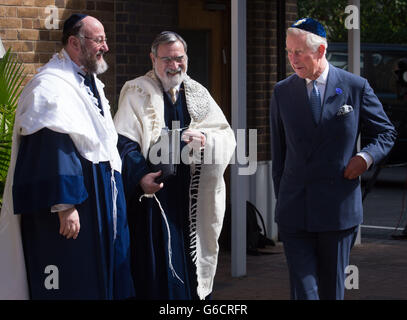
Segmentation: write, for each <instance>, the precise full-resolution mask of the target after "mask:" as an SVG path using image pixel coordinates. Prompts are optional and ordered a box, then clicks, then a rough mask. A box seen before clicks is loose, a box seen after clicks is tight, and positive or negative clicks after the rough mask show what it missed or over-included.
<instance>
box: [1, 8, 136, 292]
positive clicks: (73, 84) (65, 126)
mask: <svg viewBox="0 0 407 320" xmlns="http://www.w3.org/2000/svg"><path fill="white" fill-rule="evenodd" d="M62 44H63V49H62V50H61V51H60V52H59V53H57V54H55V55H54V56H53V57H52V59H51V60H50V61H49V62H48V63H47V64H46V65H45V66H43V67H42V68H41V69H40V70H39V72H38V73H37V74H36V75H35V76H34V78H33V79H32V80H31V81H30V82H29V83H28V84H27V85H26V86H25V88H24V90H23V92H22V94H21V97H20V100H19V103H18V108H17V111H16V120H15V126H14V135H13V147H12V156H11V163H10V169H9V173H8V177H7V184H6V187H5V192H4V203H3V207H2V211H1V216H0V226H1V227H0V270H1V273H0V299H25V298H31V299H41V300H42V299H92V300H93V299H125V298H129V297H133V296H134V287H133V281H132V279H131V272H130V260H129V246H130V242H129V231H128V226H127V219H126V202H125V199H124V192H123V183H122V180H121V174H120V172H121V159H120V156H119V153H118V150H117V139H118V138H117V133H116V130H115V127H114V124H113V119H112V117H111V114H110V107H109V102H108V101H107V99H106V98H105V95H104V92H103V84H102V83H101V82H100V80H98V79H97V78H96V74H100V73H103V72H104V71H106V70H107V64H106V62H105V60H104V58H103V56H104V54H105V53H106V52H107V51H108V50H109V48H108V46H107V43H106V35H105V31H104V28H103V25H102V24H101V23H100V22H99V21H98V20H97V19H95V18H94V17H91V16H87V15H82V14H73V15H72V16H71V17H70V18H68V19H67V20H66V21H65V23H64V28H63V37H62ZM20 218H21V235H20V224H19V219H20ZM22 249H23V250H22ZM24 266H25V267H26V268H24ZM27 280H28V281H27Z"/></svg>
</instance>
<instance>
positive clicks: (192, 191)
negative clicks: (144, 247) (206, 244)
mask: <svg viewBox="0 0 407 320" xmlns="http://www.w3.org/2000/svg"><path fill="white" fill-rule="evenodd" d="M203 159H204V149H203V148H202V149H201V161H200V163H198V164H196V165H195V172H194V174H193V175H192V178H191V184H190V187H189V236H190V241H191V243H190V249H192V250H191V257H192V261H193V262H194V263H195V265H197V251H196V250H197V246H196V245H197V238H196V236H197V232H196V231H197V230H196V228H197V225H196V221H197V208H198V190H199V180H200V177H201V169H202V163H203Z"/></svg>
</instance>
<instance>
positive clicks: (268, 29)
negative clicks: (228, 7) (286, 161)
mask: <svg viewBox="0 0 407 320" xmlns="http://www.w3.org/2000/svg"><path fill="white" fill-rule="evenodd" d="M286 18H287V22H286V25H287V27H288V26H289V25H291V24H292V22H293V21H295V20H296V19H297V2H296V1H295V0H287V1H286ZM287 70H289V68H287ZM276 82H277V1H276V0H249V1H247V126H248V128H250V129H257V142H258V144H257V152H258V154H257V160H258V161H265V160H270V159H271V155H270V125H269V105H270V100H271V95H272V92H273V88H274V85H275V83H276Z"/></svg>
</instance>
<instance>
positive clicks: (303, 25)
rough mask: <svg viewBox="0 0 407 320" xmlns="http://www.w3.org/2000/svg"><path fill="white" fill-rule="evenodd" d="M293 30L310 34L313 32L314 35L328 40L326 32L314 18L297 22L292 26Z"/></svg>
mask: <svg viewBox="0 0 407 320" xmlns="http://www.w3.org/2000/svg"><path fill="white" fill-rule="evenodd" d="M291 28H298V29H302V30H305V31H308V32H312V33H313V34H316V35H317V36H320V37H322V38H326V32H325V29H324V27H323V26H322V24H320V23H319V22H318V21H317V20H314V19H312V18H303V19H300V20H297V21H295V22H294V23H293V24H292V25H291Z"/></svg>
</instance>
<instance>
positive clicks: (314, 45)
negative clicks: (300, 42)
mask: <svg viewBox="0 0 407 320" xmlns="http://www.w3.org/2000/svg"><path fill="white" fill-rule="evenodd" d="M300 34H305V35H306V36H307V38H306V44H307V47H308V48H310V49H311V50H312V51H313V52H315V51H317V50H318V48H319V46H320V45H321V44H322V45H323V46H324V47H325V54H326V49H328V42H327V41H326V39H325V38H323V37H320V36H318V35H316V34H314V33H312V32H308V31H305V30H302V29H299V28H288V29H287V36H288V35H293V36H298V35H300Z"/></svg>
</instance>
